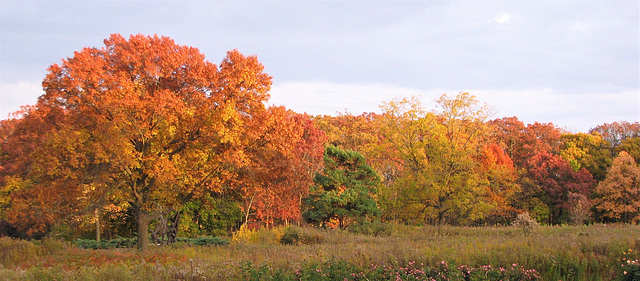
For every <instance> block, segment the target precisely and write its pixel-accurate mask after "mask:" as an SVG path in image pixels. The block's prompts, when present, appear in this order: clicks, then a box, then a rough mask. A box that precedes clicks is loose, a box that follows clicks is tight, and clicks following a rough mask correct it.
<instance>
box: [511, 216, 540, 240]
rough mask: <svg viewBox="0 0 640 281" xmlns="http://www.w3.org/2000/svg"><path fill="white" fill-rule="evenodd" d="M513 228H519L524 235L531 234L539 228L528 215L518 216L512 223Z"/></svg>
mask: <svg viewBox="0 0 640 281" xmlns="http://www.w3.org/2000/svg"><path fill="white" fill-rule="evenodd" d="M513 226H515V227H518V228H520V229H521V230H522V233H524V234H525V235H529V234H531V233H532V232H533V231H534V230H535V229H537V228H538V227H540V225H539V224H538V222H537V221H536V220H535V219H533V218H531V217H530V216H529V213H522V214H519V215H518V216H517V217H516V220H515V221H513Z"/></svg>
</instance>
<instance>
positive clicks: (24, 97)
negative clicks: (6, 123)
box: [0, 81, 43, 120]
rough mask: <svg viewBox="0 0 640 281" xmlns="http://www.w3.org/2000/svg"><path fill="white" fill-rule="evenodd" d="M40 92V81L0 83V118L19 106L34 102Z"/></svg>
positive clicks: (5, 116) (18, 108) (16, 109)
mask: <svg viewBox="0 0 640 281" xmlns="http://www.w3.org/2000/svg"><path fill="white" fill-rule="evenodd" d="M42 94H43V91H42V86H41V85H40V83H35V82H29V81H20V82H17V83H3V84H0V120H3V119H7V117H9V114H10V113H13V112H16V111H18V110H20V106H23V105H34V104H36V102H37V101H38V97H39V96H40V95H42Z"/></svg>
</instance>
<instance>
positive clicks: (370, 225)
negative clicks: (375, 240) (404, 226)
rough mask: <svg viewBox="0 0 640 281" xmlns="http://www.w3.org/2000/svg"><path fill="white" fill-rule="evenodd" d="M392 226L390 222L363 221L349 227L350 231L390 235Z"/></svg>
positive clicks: (373, 234) (371, 234) (372, 234)
mask: <svg viewBox="0 0 640 281" xmlns="http://www.w3.org/2000/svg"><path fill="white" fill-rule="evenodd" d="M391 228H392V226H391V225H390V224H386V223H382V222H380V221H374V222H368V221H362V222H358V223H356V224H354V225H352V226H351V227H349V231H350V232H353V233H357V234H363V235H370V236H390V235H391V231H392V229H391Z"/></svg>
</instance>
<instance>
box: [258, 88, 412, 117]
mask: <svg viewBox="0 0 640 281" xmlns="http://www.w3.org/2000/svg"><path fill="white" fill-rule="evenodd" d="M423 93H424V92H422V91H419V90H416V89H412V88H405V87H394V86H390V85H384V84H381V83H371V84H356V85H351V84H338V83H329V82H286V83H275V84H274V85H273V87H272V89H271V99H270V100H269V104H271V105H284V106H286V107H287V108H290V109H293V110H295V111H298V112H307V113H309V114H314V115H335V114H336V113H339V112H345V110H347V111H349V112H351V113H353V114H360V113H362V112H378V111H379V110H378V106H379V105H380V104H381V103H382V102H384V101H389V100H391V99H392V98H394V97H400V96H403V97H405V96H412V95H421V94H423Z"/></svg>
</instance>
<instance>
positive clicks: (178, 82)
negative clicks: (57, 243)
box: [2, 34, 271, 250]
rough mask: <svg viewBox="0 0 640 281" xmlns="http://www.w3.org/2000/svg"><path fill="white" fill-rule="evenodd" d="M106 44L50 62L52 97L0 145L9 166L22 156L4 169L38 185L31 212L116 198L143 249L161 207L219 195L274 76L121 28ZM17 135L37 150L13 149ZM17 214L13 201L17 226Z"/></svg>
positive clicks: (231, 58) (240, 61) (241, 59)
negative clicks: (128, 210) (127, 209)
mask: <svg viewBox="0 0 640 281" xmlns="http://www.w3.org/2000/svg"><path fill="white" fill-rule="evenodd" d="M104 43H105V46H104V47H102V48H85V49H83V50H81V51H78V52H75V53H74V56H73V57H71V58H68V59H65V60H63V61H62V64H60V65H58V64H54V65H52V66H51V67H50V68H49V69H48V71H49V73H48V74H47V76H46V78H45V79H44V82H43V88H44V91H45V94H44V95H42V96H41V97H40V98H39V100H38V103H37V105H36V106H35V109H34V110H33V111H32V112H29V113H28V114H26V115H25V116H24V118H23V120H21V121H19V122H18V123H19V124H17V125H16V128H15V129H14V130H12V131H11V132H10V133H9V135H8V137H7V138H8V139H9V140H5V141H4V142H3V148H2V151H3V153H6V154H9V155H8V156H5V157H3V160H4V159H6V161H3V163H2V166H5V165H7V163H9V164H11V163H24V164H23V165H22V168H21V169H20V170H19V171H10V172H8V173H4V176H5V177H6V176H10V174H11V175H13V174H15V173H14V172H16V173H17V172H20V173H22V175H21V176H24V177H23V178H25V179H32V180H34V181H35V182H34V187H33V188H31V189H30V190H29V191H28V192H24V193H20V194H17V195H16V198H17V199H20V198H21V197H23V196H29V197H32V198H30V199H29V204H31V205H32V206H36V207H35V208H39V207H42V208H46V209H49V210H56V209H58V208H57V207H56V206H55V205H54V204H64V202H65V201H64V200H62V201H58V199H68V200H72V201H78V202H83V201H90V200H89V199H91V198H96V197H102V196H105V195H107V194H119V195H118V196H119V197H120V198H122V199H123V200H126V202H127V203H128V204H129V205H130V206H131V207H132V208H133V209H135V214H136V221H137V235H138V248H139V249H141V250H145V249H146V248H147V245H148V225H149V223H150V221H151V220H152V219H154V217H155V211H154V210H155V208H157V206H163V208H176V207H177V206H179V205H180V204H182V203H184V202H185V200H189V198H197V197H199V196H202V195H203V194H206V193H211V192H220V191H222V190H224V189H225V188H228V187H229V186H230V185H228V184H227V183H228V182H229V181H230V180H233V179H234V177H235V175H236V171H237V170H238V169H239V168H241V167H243V166H245V165H246V163H247V161H248V158H247V155H246V153H245V151H244V148H245V147H246V146H247V144H248V143H250V142H252V141H253V140H252V139H250V136H251V134H247V133H246V132H245V128H246V126H245V125H246V124H247V123H250V122H251V120H252V118H254V116H256V115H257V114H262V113H263V112H264V110H265V109H264V104H263V102H265V101H266V100H267V99H268V97H269V95H268V90H269V88H270V85H271V77H270V76H268V75H267V74H264V73H262V70H263V66H262V65H261V64H260V63H259V62H258V60H257V59H256V57H245V56H243V55H242V54H240V53H239V52H238V51H235V50H234V51H230V52H228V53H227V56H226V57H225V59H224V60H223V61H222V63H221V64H220V66H216V65H214V64H212V63H210V62H208V61H206V60H205V58H204V55H203V54H201V53H200V52H199V51H198V50H197V49H196V48H192V47H187V46H181V45H177V44H175V43H174V42H173V40H171V39H170V38H167V37H159V36H143V35H132V36H131V37H129V39H128V40H127V39H125V38H123V37H122V36H120V35H117V34H115V35H112V36H111V37H109V38H108V39H106V40H105V41H104ZM23 140H24V141H30V140H33V142H22V141H23ZM20 142H22V143H24V144H33V145H38V146H39V147H27V148H24V147H23V148H24V150H25V151H19V150H14V149H15V148H16V147H21V145H20V144H19V143H20ZM27 146H28V145H27ZM29 159H32V160H29ZM56 194H60V196H56ZM62 195H64V196H62ZM82 199H85V200H82ZM17 201H20V200H17ZM14 204H17V205H19V204H18V203H16V201H15V200H14ZM71 206H74V205H73V204H72V205H71ZM79 207H81V206H79ZM72 208H73V207H72ZM20 210H23V209H21V208H19V207H18V206H14V208H12V211H13V212H14V216H15V218H14V219H13V222H14V223H17V224H19V223H20V222H22V218H21V217H20V215H18V213H19V212H20ZM65 211H66V210H65ZM70 211H74V210H70ZM44 213H47V212H44ZM44 213H43V214H44ZM31 214H35V212H31Z"/></svg>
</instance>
